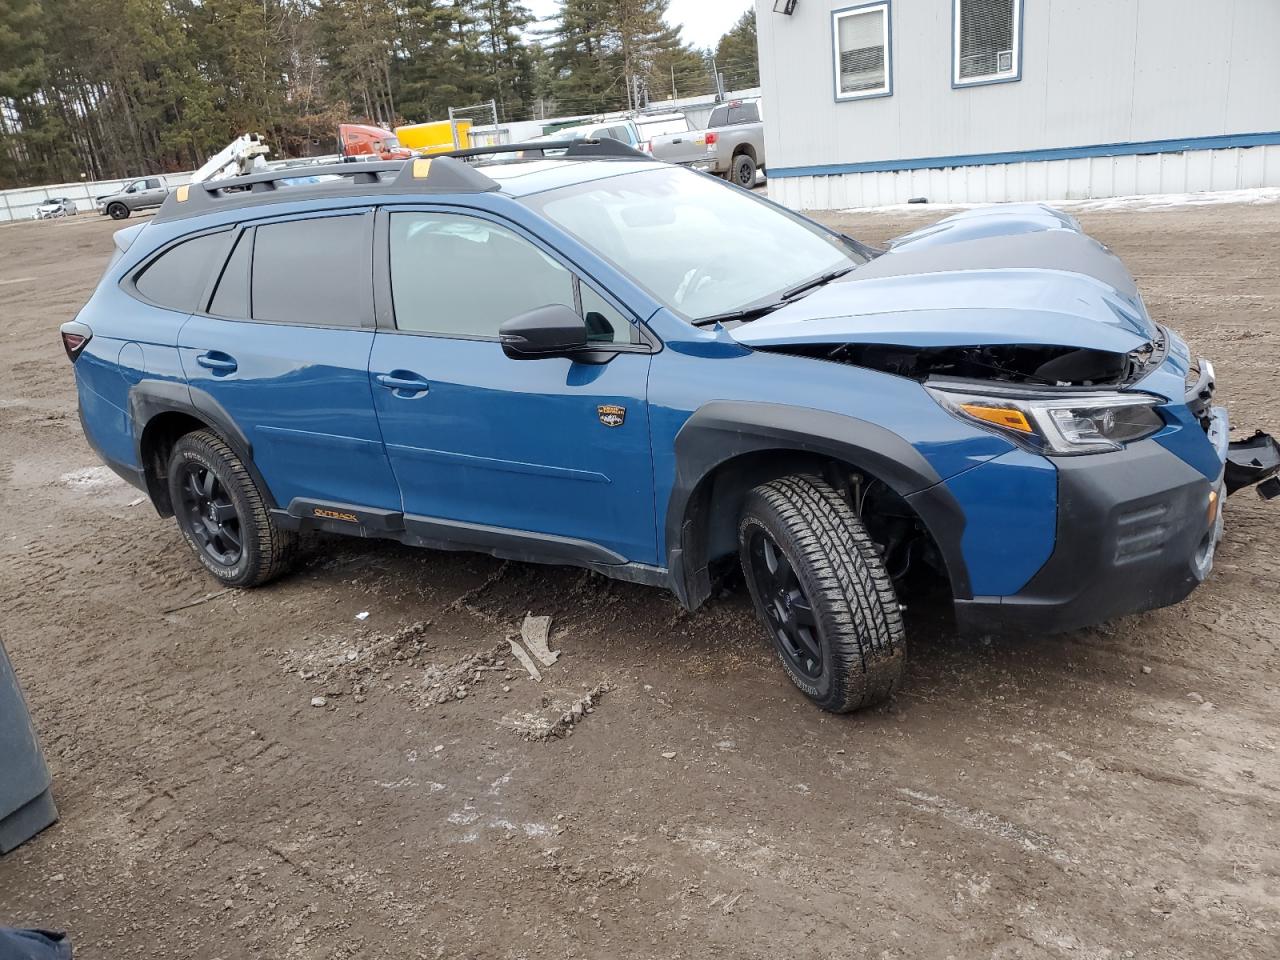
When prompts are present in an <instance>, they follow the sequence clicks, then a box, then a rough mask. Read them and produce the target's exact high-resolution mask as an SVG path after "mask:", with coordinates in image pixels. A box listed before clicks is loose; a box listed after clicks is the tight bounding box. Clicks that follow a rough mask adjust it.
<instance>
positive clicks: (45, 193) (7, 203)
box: [0, 173, 191, 223]
mask: <svg viewBox="0 0 1280 960" xmlns="http://www.w3.org/2000/svg"><path fill="white" fill-rule="evenodd" d="M137 179H138V178H137V177H129V178H128V179H127V180H82V181H80V182H79V183H53V184H49V185H48V186H44V187H18V188H17V189H14V190H0V223H4V222H6V221H9V220H30V219H32V218H33V217H34V216H35V214H36V208H37V207H39V206H40V205H42V204H45V203H48V202H49V201H50V200H51V199H52V198H54V197H69V198H70V199H72V200H74V201H75V202H76V207H77V209H78V210H79V212H80V213H96V212H97V198H98V197H100V196H103V195H104V194H107V193H115V192H116V191H117V190H119V189H121V188H122V187H125V186H127V185H128V184H130V183H132V182H133V181H134V180H137ZM190 179H191V174H190V173H169V174H165V176H164V181H165V183H167V184H168V185H169V186H171V187H177V186H180V185H182V184H184V183H186V182H187V181H188V180H190Z"/></svg>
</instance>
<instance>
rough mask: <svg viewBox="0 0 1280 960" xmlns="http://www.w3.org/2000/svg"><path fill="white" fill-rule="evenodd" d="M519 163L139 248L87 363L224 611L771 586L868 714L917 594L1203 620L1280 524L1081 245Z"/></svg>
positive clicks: (78, 362)
mask: <svg viewBox="0 0 1280 960" xmlns="http://www.w3.org/2000/svg"><path fill="white" fill-rule="evenodd" d="M548 147H556V148H557V149H558V150H561V151H563V152H562V153H561V155H559V156H557V157H555V158H554V159H551V158H548V157H542V156H538V155H537V151H540V150H545V149H547V148H548ZM503 150H505V151H506V152H505V154H502V155H495V154H496V151H483V150H479V151H477V150H472V151H459V152H458V154H455V155H453V156H445V157H440V158H435V159H431V160H427V159H416V160H409V161H403V162H389V163H367V164H351V165H339V166H333V167H325V168H317V169H314V170H312V171H311V173H312V174H313V175H312V176H308V177H306V178H305V179H298V175H297V171H296V170H295V171H292V173H291V174H290V173H287V172H286V173H281V174H272V173H260V174H253V175H250V176H247V177H240V178H236V179H232V180H224V181H219V182H215V183H205V184H196V185H191V186H189V187H183V188H180V189H178V190H177V191H176V192H174V193H173V194H171V195H170V196H169V198H168V199H167V200H166V201H165V203H164V206H163V207H162V208H161V210H160V212H159V214H158V215H157V216H156V217H155V219H154V220H153V221H151V222H150V223H148V224H145V225H138V226H134V227H131V228H128V229H126V230H122V231H121V232H119V233H118V234H116V246H117V248H118V251H117V253H116V255H115V259H114V260H113V261H112V262H111V264H110V266H109V267H108V268H107V271H106V274H105V275H104V277H103V278H102V281H101V283H100V284H99V285H98V287H97V289H96V291H95V292H94V294H93V296H92V298H91V299H90V300H89V302H88V304H87V305H86V306H85V307H84V309H83V310H82V311H81V312H80V314H79V315H78V317H77V318H76V319H75V320H74V321H72V322H70V323H67V324H65V325H64V326H63V328H62V336H63V341H64V345H65V346H66V349H67V352H68V354H69V356H70V357H71V359H72V361H73V362H74V369H75V379H76V384H77V388H78V391H79V405H80V414H81V419H82V422H83V425H84V431H85V435H86V436H87V437H88V439H89V441H90V443H91V444H92V445H93V446H94V448H95V449H96V450H97V452H98V453H99V454H100V455H101V457H102V458H103V460H105V461H106V462H107V463H108V464H110V465H111V466H112V467H113V468H114V469H115V470H116V471H117V472H119V473H120V474H121V475H122V476H124V477H125V478H127V479H128V480H130V481H131V482H133V483H135V484H137V485H138V486H139V487H141V488H142V489H143V490H145V491H146V492H147V493H148V494H149V496H150V498H151V501H152V502H153V503H154V504H155V506H156V509H157V510H158V511H159V512H160V514H161V515H162V516H174V517H176V519H177V522H178V525H179V527H180V528H181V530H182V533H183V535H184V536H185V538H186V540H187V541H188V543H189V544H190V546H191V547H192V549H193V550H194V552H195V555H196V556H197V557H198V558H199V560H200V562H201V563H202V564H203V565H204V566H205V567H206V568H207V569H208V571H209V572H210V573H212V574H213V576H215V577H217V578H218V579H219V580H220V581H222V582H223V583H225V584H228V585H231V586H237V587H248V586H254V585H257V584H261V583H264V582H266V581H268V580H270V579H271V578H273V577H275V576H277V575H278V574H280V573H281V572H282V571H284V570H285V569H286V567H287V565H288V563H289V560H290V556H291V554H292V553H293V550H294V546H295V542H296V539H297V536H298V533H299V531H305V530H324V531H329V532H335V533H345V534H352V535H355V536H361V537H379V538H386V539H391V540H397V541H400V542H403V543H408V544H415V545H421V546H426V547H434V548H444V549H456V550H474V551H483V552H487V553H491V554H493V555H495V556H499V557H505V558H513V559H517V560H524V561H536V562H543V563H558V564H574V565H578V566H582V567H587V568H589V569H591V570H595V571H599V572H600V573H603V574H606V575H608V576H611V577H617V578H620V579H623V580H630V581H635V582H640V583H645V584H652V585H660V586H665V587H668V588H669V589H670V590H672V591H673V592H674V593H675V595H676V596H677V597H678V598H679V600H680V601H681V602H682V603H683V604H684V605H685V606H687V607H688V608H690V609H694V608H696V607H698V606H699V605H700V604H702V603H703V602H704V601H705V600H706V599H707V598H708V597H709V596H710V595H711V593H712V589H713V584H714V583H716V582H717V577H718V576H720V575H721V574H722V573H724V572H728V570H730V569H731V568H732V567H733V566H734V565H735V564H740V565H741V568H742V570H743V572H744V575H745V580H746V585H747V588H748V590H749V591H750V595H751V599H752V601H753V603H754V606H755V609H756V612H757V613H758V615H759V617H760V619H761V621H762V622H763V624H764V626H765V628H766V630H767V633H768V636H769V638H770V642H771V643H772V644H773V645H774V646H775V648H776V650H777V653H778V656H779V659H780V661H781V663H782V665H783V667H784V668H785V670H786V672H787V674H788V675H789V676H790V677H791V679H792V680H793V681H794V682H795V684H796V685H797V686H798V687H799V688H800V689H801V690H802V691H803V692H804V693H805V694H806V695H808V696H809V697H810V698H811V699H812V700H813V701H814V702H815V703H817V704H818V705H819V706H820V707H823V708H825V709H828V710H833V711H847V710H852V709H855V708H858V707H861V706H865V705H868V704H872V703H875V702H877V701H879V700H882V699H884V698H885V697H886V696H888V695H889V694H890V693H891V692H892V691H893V689H894V688H895V687H896V685H897V684H898V683H899V681H900V678H901V674H902V662H903V620H902V606H901V604H900V597H901V596H902V595H903V591H905V590H907V589H909V588H911V589H918V588H919V585H920V584H922V583H924V584H927V583H929V582H933V583H936V584H942V585H943V586H944V587H945V589H946V591H947V593H948V595H949V596H950V598H951V599H952V600H953V601H954V608H955V618H956V622H957V626H958V628H959V629H960V630H962V631H977V632H983V633H985V632H992V631H997V630H1010V629H1012V630H1015V631H1017V630H1022V631H1054V630H1064V629H1071V628H1075V627H1079V626H1082V625H1085V624H1089V623H1093V622H1096V621H1100V620H1103V619H1106V618H1110V617H1115V616H1117V615H1121V614H1126V613H1131V612H1133V611H1138V610H1147V609H1151V608H1154V607H1158V606H1162V605H1165V604H1171V603H1174V602H1176V601H1179V600H1181V599H1182V598H1184V597H1185V596H1187V594H1189V593H1190V592H1191V591H1192V590H1193V589H1194V588H1195V587H1196V585H1197V584H1199V583H1200V582H1201V581H1202V580H1203V579H1204V578H1205V576H1206V575H1207V574H1208V573H1209V570H1210V567H1211V564H1212V561H1213V554H1214V548H1215V546H1216V544H1217V542H1218V539H1219V537H1220V536H1221V531H1222V501H1223V497H1224V496H1225V495H1226V494H1227V493H1228V492H1230V491H1231V490H1233V489H1236V488H1238V487H1241V486H1246V485H1249V484H1252V483H1259V482H1262V483H1263V486H1262V487H1261V488H1260V491H1261V492H1263V493H1264V494H1272V495H1273V494H1274V493H1275V492H1276V486H1277V483H1278V481H1277V480H1276V479H1275V478H1274V477H1273V476H1272V475H1273V474H1274V473H1275V472H1276V468H1277V461H1278V460H1280V450H1278V448H1277V447H1276V445H1275V443H1274V442H1273V441H1272V440H1271V439H1270V438H1269V437H1267V436H1265V435H1262V434H1258V435H1256V436H1255V437H1254V438H1252V439H1251V440H1249V441H1245V442H1243V443H1240V444H1229V442H1228V437H1227V430H1228V424H1227V418H1226V413H1225V411H1224V410H1223V409H1222V408H1221V407H1219V406H1215V405H1214V404H1213V391H1214V377H1213V368H1212V367H1211V366H1210V364H1209V363H1207V362H1206V361H1203V360H1197V359H1195V358H1194V357H1192V356H1191V355H1190V354H1189V353H1188V351H1187V347H1186V345H1185V344H1184V343H1183V341H1182V340H1180V339H1179V338H1178V336H1177V335H1176V334H1175V333H1173V332H1172V331H1170V330H1168V329H1166V328H1165V327H1163V326H1161V325H1159V324H1158V323H1156V322H1155V321H1153V320H1152V319H1151V317H1149V316H1148V314H1147V311H1146V309H1145V308H1144V306H1143V303H1142V300H1141V298H1140V297H1139V294H1138V291H1137V289H1136V287H1135V285H1134V281H1133V279H1132V277H1131V276H1130V274H1129V273H1128V272H1127V271H1126V269H1125V268H1124V267H1123V266H1122V265H1121V263H1120V261H1119V260H1118V259H1116V257H1114V256H1113V255H1112V254H1111V253H1110V252H1109V251H1108V250H1107V249H1106V248H1104V247H1103V246H1102V245H1101V244H1099V243H1097V242H1096V241H1094V240H1092V239H1090V238H1089V237H1087V236H1085V235H1084V234H1083V233H1082V232H1081V230H1080V228H1079V225H1078V224H1077V223H1076V222H1075V221H1074V220H1073V219H1071V218H1070V217H1067V216H1064V215H1063V214H1061V213H1058V212H1055V211H1053V210H1050V209H1048V208H1046V207H1042V206H1037V205H1021V206H1006V207H996V208H992V209H989V210H976V211H973V212H971V213H966V214H962V215H960V216H957V217H953V218H951V219H948V220H944V221H942V222H941V223H939V224H937V225H935V226H933V227H930V228H928V229H926V230H923V231H920V232H918V233H915V234H912V235H910V236H907V237H903V238H901V239H899V240H897V241H895V242H893V243H892V244H891V245H890V247H889V249H888V250H885V251H881V250H875V249H872V248H870V247H868V246H865V245H864V244H862V243H860V242H858V241H856V240H854V239H851V238H848V237H845V236H842V235H840V234H838V233H835V232H833V231H831V230H829V229H827V228H825V227H823V226H821V225H819V224H817V223H814V222H813V221H810V220H807V219H805V218H804V217H801V216H798V215H797V214H795V213H792V212H790V211H788V210H786V209H783V208H781V207H779V206H777V205H775V204H773V203H770V202H769V201H767V200H765V199H762V198H760V197H758V196H755V195H753V194H751V193H750V192H748V191H745V190H742V189H739V188H737V187H734V186H730V185H727V184H724V183H721V182H718V181H716V180H713V179H712V178H710V177H707V176H705V175H701V174H697V173H694V172H691V171H688V170H684V169H681V168H678V167H673V166H668V165H666V164H662V163H659V162H655V161H653V160H651V159H648V158H646V157H644V156H643V155H641V154H636V153H634V152H632V151H629V150H628V149H627V148H625V147H621V146H619V145H617V144H613V143H611V142H609V141H598V142H593V141H578V142H574V143H572V144H570V143H563V144H538V145H536V146H534V147H530V148H528V149H525V150H523V151H521V150H519V148H512V147H506V148H503ZM486 153H487V154H489V155H488V156H486Z"/></svg>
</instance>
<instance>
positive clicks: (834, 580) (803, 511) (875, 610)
mask: <svg viewBox="0 0 1280 960" xmlns="http://www.w3.org/2000/svg"><path fill="white" fill-rule="evenodd" d="M753 511H754V512H756V513H757V514H763V515H764V516H766V517H767V516H768V515H770V514H771V515H772V517H773V519H774V520H775V521H776V523H777V525H778V526H780V527H781V529H782V531H783V532H784V536H785V539H786V540H788V541H789V542H788V543H785V544H780V545H781V546H783V548H784V550H786V551H787V552H794V554H796V555H795V556H794V557H793V558H792V559H793V561H799V564H800V565H801V566H802V567H803V568H805V570H806V572H807V575H808V578H809V580H810V581H811V584H812V586H813V587H814V589H815V591H816V596H812V597H811V598H810V599H811V602H812V603H813V605H814V608H815V613H817V614H818V616H819V618H820V622H821V623H822V626H823V628H824V631H825V639H826V641H827V643H828V645H829V647H830V650H831V656H832V660H833V668H832V673H833V676H832V683H831V688H830V690H829V692H828V694H827V696H825V697H823V698H821V699H816V698H815V702H816V703H817V704H818V705H819V706H820V707H822V708H823V709H825V710H830V711H832V712H835V713H846V712H849V711H852V710H858V709H862V708H864V707H868V706H871V705H873V704H876V703H879V702H881V701H883V700H886V699H887V698H888V697H889V696H891V695H892V693H893V691H894V690H895V689H896V688H897V686H898V684H899V682H900V680H901V676H902V666H903V652H904V650H903V647H904V644H903V639H904V629H903V623H902V610H901V606H900V605H899V603H898V598H897V593H896V591H895V590H894V586H893V580H892V578H891V577H890V576H889V573H888V571H887V570H886V569H885V566H884V562H883V561H882V559H881V557H880V551H879V548H878V547H877V546H876V543H875V541H874V540H872V539H871V536H870V534H868V533H867V530H866V527H864V526H863V524H862V522H861V521H860V520H859V519H858V517H857V515H856V514H855V513H854V512H853V509H852V507H850V505H849V504H848V502H847V501H846V500H845V499H844V498H843V497H842V496H841V495H840V494H839V493H838V492H837V491H836V490H835V489H834V488H832V486H831V485H830V484H828V483H827V482H826V481H824V480H822V479H821V478H819V477H817V476H812V475H807V474H800V475H793V476H787V477H782V478H779V479H777V480H772V481H770V482H768V483H765V484H762V485H761V486H759V487H756V488H755V489H754V490H753V491H752V492H751V494H749V495H748V498H747V508H746V514H750V513H752V512H753ZM743 553H744V560H745V539H744V551H743ZM797 573H800V571H799V570H797ZM801 576H802V578H803V577H804V574H801ZM747 579H748V581H749V582H750V581H751V577H750V575H748V577H747ZM757 608H759V603H758V601H757ZM783 665H784V667H785V666H787V664H786V661H785V659H784V660H783ZM793 679H794V677H793Z"/></svg>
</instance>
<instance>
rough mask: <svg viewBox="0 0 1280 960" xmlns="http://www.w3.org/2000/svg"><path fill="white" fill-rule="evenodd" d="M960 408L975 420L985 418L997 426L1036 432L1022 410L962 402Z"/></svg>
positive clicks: (1022, 431) (1021, 431)
mask: <svg viewBox="0 0 1280 960" xmlns="http://www.w3.org/2000/svg"><path fill="white" fill-rule="evenodd" d="M960 409H961V410H963V411H964V412H965V413H967V414H968V415H969V416H971V417H973V418H974V419H975V420H983V421H985V422H987V423H993V424H995V425H996V426H997V427H1004V428H1005V429H1007V430H1017V431H1018V432H1020V433H1035V431H1034V430H1033V429H1032V428H1031V423H1030V422H1029V421H1028V420H1027V416H1026V414H1024V413H1023V412H1022V411H1021V410H1014V409H1012V408H1010V407H984V406H982V405H981V404H977V403H962V404H960Z"/></svg>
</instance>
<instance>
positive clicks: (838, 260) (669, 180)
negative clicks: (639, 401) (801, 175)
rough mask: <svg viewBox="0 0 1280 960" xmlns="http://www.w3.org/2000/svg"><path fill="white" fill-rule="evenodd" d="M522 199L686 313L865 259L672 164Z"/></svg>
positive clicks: (737, 304)
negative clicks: (671, 165)
mask: <svg viewBox="0 0 1280 960" xmlns="http://www.w3.org/2000/svg"><path fill="white" fill-rule="evenodd" d="M525 203H527V204H528V205H529V206H531V207H533V208H535V209H537V210H539V211H541V212H542V213H543V214H544V215H545V216H546V217H547V218H548V219H550V220H552V221H553V222H554V223H556V224H557V225H558V226H560V227H562V228H563V229H564V230H565V231H567V232H568V233H570V234H572V235H573V236H575V237H577V238H578V239H579V240H580V241H582V243H584V244H586V245H587V246H588V247H590V248H591V249H592V250H594V251H595V252H596V253H598V254H599V255H600V256H602V257H604V258H605V259H606V260H608V261H610V262H611V263H612V264H613V265H614V266H616V267H617V268H618V269H619V270H621V271H623V272H624V273H626V274H627V275H629V276H630V277H631V278H632V279H634V280H635V281H636V282H637V283H638V284H639V285H640V286H642V287H643V288H644V289H645V290H647V291H648V292H649V293H650V294H651V295H653V297H655V298H656V299H657V300H659V301H660V302H661V303H663V304H664V305H665V306H667V307H669V308H670V309H671V310H673V311H675V312H676V313H678V314H680V315H681V316H683V317H684V318H686V319H688V320H694V321H697V320H702V319H706V318H709V317H716V316H720V315H721V314H731V313H736V312H739V311H742V310H744V309H747V308H750V307H757V306H761V305H763V304H771V303H773V302H774V301H777V300H778V299H779V298H780V297H781V295H782V294H783V293H784V292H786V291H788V290H791V289H793V288H795V287H797V286H799V285H801V284H804V283H806V282H808V281H810V280H814V279H816V278H818V277H822V276H824V275H826V274H828V273H831V272H833V271H837V270H845V269H849V268H852V267H854V266H857V265H859V264H862V263H865V262H866V258H865V257H864V256H862V255H861V254H860V253H858V252H857V250H856V249H855V248H854V247H853V246H852V245H851V244H850V243H848V242H846V241H844V240H842V239H841V238H840V237H838V236H836V235H835V234H831V233H828V232H827V231H825V230H823V229H822V228H821V227H819V226H817V225H816V224H813V223H810V222H809V221H807V220H804V219H803V218H801V217H798V216H796V215H795V214H792V213H789V212H788V211H785V210H782V209H780V208H778V207H775V206H773V205H772V204H769V203H765V202H764V201H762V200H759V199H757V198H756V197H754V196H752V195H751V194H750V193H747V192H746V191H745V190H739V189H737V188H736V187H730V186H727V185H725V184H722V183H718V182H716V181H715V180H712V179H711V178H710V177H706V176H703V175H701V174H697V173H692V172H690V171H687V170H681V169H678V168H676V167H668V166H663V167H657V168H655V169H653V170H646V171H644V172H643V173H632V174H626V175H624V176H619V177H610V178H608V179H605V180H594V181H590V182H588V183H580V184H575V185H573V186H570V187H563V188H561V189H559V190H551V191H548V192H546V193H542V194H537V195H534V196H531V197H527V198H526V199H525Z"/></svg>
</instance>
